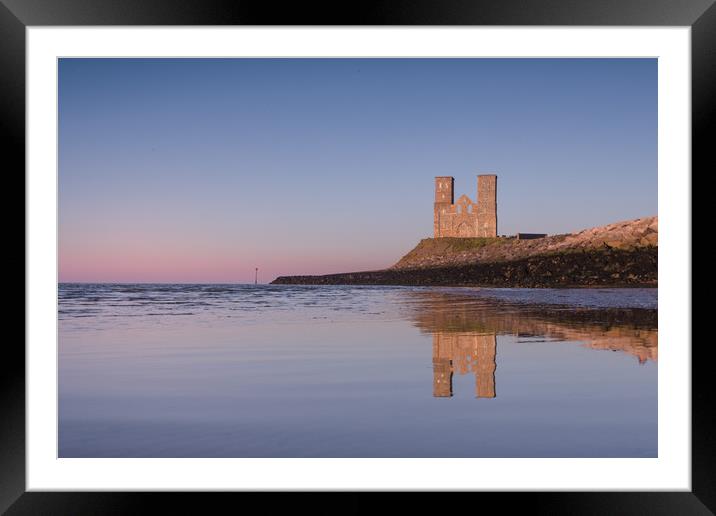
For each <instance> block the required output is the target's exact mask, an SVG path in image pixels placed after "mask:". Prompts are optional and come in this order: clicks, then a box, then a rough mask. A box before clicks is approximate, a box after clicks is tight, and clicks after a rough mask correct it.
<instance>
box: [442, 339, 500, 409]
mask: <svg viewBox="0 0 716 516" xmlns="http://www.w3.org/2000/svg"><path fill="white" fill-rule="evenodd" d="M496 353H497V336H496V335H495V334H494V333H493V334H485V335H481V334H478V333H469V332H465V333H459V332H458V333H450V332H435V333H433V396H435V397H437V398H445V397H450V396H452V376H453V374H454V373H457V374H460V375H463V374H468V373H469V372H472V373H473V374H474V375H475V395H476V396H477V397H478V398H494V397H495V368H496V367H497V363H496V361H495V355H496Z"/></svg>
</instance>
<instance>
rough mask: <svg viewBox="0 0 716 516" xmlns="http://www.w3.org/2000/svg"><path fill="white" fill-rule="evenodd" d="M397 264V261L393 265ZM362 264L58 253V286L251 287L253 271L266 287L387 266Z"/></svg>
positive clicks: (346, 259)
mask: <svg viewBox="0 0 716 516" xmlns="http://www.w3.org/2000/svg"><path fill="white" fill-rule="evenodd" d="M396 261H397V260H396ZM365 263H366V261H365V260H358V259H356V258H355V257H350V256H343V255H337V254H334V255H331V256H325V255H324V256H311V255H310V254H308V253H306V254H304V255H303V256H295V253H294V256H292V257H291V258H290V259H289V260H287V259H286V258H284V257H281V256H267V257H262V256H257V255H254V256H240V255H237V254H225V255H222V254H208V253H200V252H194V253H192V254H189V253H184V252H166V251H164V252H162V251H161V250H158V251H157V252H155V253H151V252H147V251H146V250H139V249H136V250H134V251H131V250H129V249H127V250H125V251H120V252H114V251H112V250H104V251H103V250H97V249H91V250H90V249H86V250H84V251H82V252H71V251H67V252H61V253H60V259H59V281H60V282H61V283H74V282H77V283H253V282H254V270H255V267H258V268H259V272H258V282H259V283H269V282H271V281H272V280H273V279H275V278H276V277H278V276H284V275H313V274H331V273H338V272H350V271H356V270H370V269H371V268H376V269H377V268H382V267H385V266H387V265H391V263H387V264H386V263H377V262H376V265H375V267H368V268H366V267H365Z"/></svg>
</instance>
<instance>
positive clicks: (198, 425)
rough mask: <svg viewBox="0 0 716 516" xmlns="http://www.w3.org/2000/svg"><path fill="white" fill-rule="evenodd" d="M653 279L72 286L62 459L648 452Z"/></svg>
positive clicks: (652, 413) (653, 426) (653, 392)
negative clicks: (562, 284) (567, 283)
mask: <svg viewBox="0 0 716 516" xmlns="http://www.w3.org/2000/svg"><path fill="white" fill-rule="evenodd" d="M656 302H657V291H656V289H624V290H621V289H614V290H591V289H589V290H587V289H574V290H569V289H559V290H550V289H534V290H533V289H502V290H497V289H495V290H491V289H458V288H453V289H450V288H414V287H354V286H324V287H315V286H285V285H281V286H279V285H276V286H273V285H257V286H255V285H149V284H138V285H129V284H121V285H119V284H117V285H107V284H102V285H93V284H61V285H60V286H59V422H58V425H59V455H60V457H655V456H657V324H656Z"/></svg>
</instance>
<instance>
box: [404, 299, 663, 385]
mask: <svg viewBox="0 0 716 516" xmlns="http://www.w3.org/2000/svg"><path fill="white" fill-rule="evenodd" d="M407 305H408V307H409V308H411V309H412V319H413V321H414V322H415V324H416V326H417V327H418V328H420V330H421V331H423V332H425V333H431V334H432V336H433V396H435V397H438V398H446V397H451V396H452V395H453V388H452V378H453V374H460V375H464V374H467V373H469V372H471V373H473V374H474V375H475V396H476V397H478V398H494V397H495V396H496V395H495V369H496V367H497V363H496V354H497V353H496V351H497V336H498V335H513V336H516V337H517V338H518V342H525V343H528V342H539V341H544V339H549V340H550V341H579V342H582V343H583V346H585V347H587V348H590V349H594V350H609V351H620V352H624V353H628V354H630V355H633V356H635V357H636V358H637V360H638V362H639V364H645V363H646V362H647V361H649V360H652V361H656V360H657V358H658V346H657V335H658V330H657V328H656V311H655V310H643V309H637V310H633V309H632V310H629V309H588V308H575V307H569V308H567V307H555V306H546V305H524V304H515V303H512V304H510V303H505V302H500V301H496V300H492V299H485V298H477V297H475V296H469V295H464V294H463V295H459V294H455V293H450V294H447V293H444V292H418V293H414V297H413V298H412V301H411V302H410V303H408V304H407ZM520 339H522V340H520Z"/></svg>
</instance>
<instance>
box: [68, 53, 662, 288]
mask: <svg viewBox="0 0 716 516" xmlns="http://www.w3.org/2000/svg"><path fill="white" fill-rule="evenodd" d="M58 95H59V97H58V101H59V170H58V180H59V228H58V229H59V279H60V281H61V282H74V281H77V282H189V283H193V282H208V283H213V282H219V283H223V282H226V283H253V281H254V274H255V268H256V267H258V268H259V272H258V279H259V282H260V283H261V282H269V281H271V280H273V279H274V278H275V277H276V276H279V275H290V274H327V273H334V272H347V271H358V270H374V269H380V268H383V267H387V266H390V265H392V264H393V263H395V262H396V261H397V260H398V259H399V258H400V257H401V256H402V255H403V254H405V253H407V252H408V251H409V250H410V249H411V248H412V247H414V246H415V244H417V242H418V241H419V240H420V239H421V238H427V237H432V231H433V220H432V219H433V206H432V203H433V197H434V177H435V176H453V177H454V178H455V199H457V198H458V197H459V196H460V195H462V194H467V195H469V196H470V197H471V198H472V199H475V196H476V189H477V179H476V176H477V175H478V174H484V173H490V174H497V176H498V179H497V216H498V228H497V230H498V234H500V235H511V234H514V233H516V232H535V233H549V234H556V233H565V232H569V231H575V230H579V229H583V228H587V227H592V226H597V225H603V224H608V223H611V222H616V221H620V220H627V219H633V218H638V217H644V216H650V215H656V214H657V60H656V59H623V58H622V59H415V58H413V59H385V58H383V59H84V58H83V59H78V58H72V59H67V58H63V59H60V62H59V92H58Z"/></svg>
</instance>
